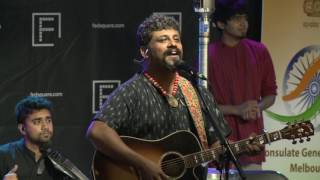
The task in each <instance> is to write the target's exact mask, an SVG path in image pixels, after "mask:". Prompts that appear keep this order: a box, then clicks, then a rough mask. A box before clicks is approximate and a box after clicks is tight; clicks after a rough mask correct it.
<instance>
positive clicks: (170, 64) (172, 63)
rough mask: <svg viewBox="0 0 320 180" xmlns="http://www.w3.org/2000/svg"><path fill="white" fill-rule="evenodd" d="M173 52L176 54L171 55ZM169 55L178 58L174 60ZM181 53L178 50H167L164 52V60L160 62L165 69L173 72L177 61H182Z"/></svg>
mask: <svg viewBox="0 0 320 180" xmlns="http://www.w3.org/2000/svg"><path fill="white" fill-rule="evenodd" d="M173 51H175V52H176V53H174V54H173V53H172V52H173ZM170 55H175V56H178V57H177V58H175V59H172V58H170V57H169V56H170ZM181 56H182V52H181V50H180V49H177V48H174V49H168V50H167V51H165V52H164V60H163V61H162V62H164V65H165V67H166V68H167V69H168V70H169V71H175V70H176V63H177V62H178V61H181V59H182V57H181Z"/></svg>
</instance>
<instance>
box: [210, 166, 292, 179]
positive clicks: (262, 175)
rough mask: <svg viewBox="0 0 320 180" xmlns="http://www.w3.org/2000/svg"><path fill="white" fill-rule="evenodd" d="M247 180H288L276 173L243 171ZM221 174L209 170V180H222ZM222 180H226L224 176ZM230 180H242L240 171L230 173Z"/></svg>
mask: <svg viewBox="0 0 320 180" xmlns="http://www.w3.org/2000/svg"><path fill="white" fill-rule="evenodd" d="M243 172H244V175H245V177H246V180H288V178H287V177H286V176H284V175H283V174H281V173H279V172H276V171H269V170H268V171H243ZM220 176H221V174H220V172H219V171H217V170H215V169H209V170H208V177H207V180H220ZM222 176H223V177H222V178H221V180H224V179H225V178H224V174H222ZM229 180H241V178H240V176H239V174H238V171H236V170H230V171H229Z"/></svg>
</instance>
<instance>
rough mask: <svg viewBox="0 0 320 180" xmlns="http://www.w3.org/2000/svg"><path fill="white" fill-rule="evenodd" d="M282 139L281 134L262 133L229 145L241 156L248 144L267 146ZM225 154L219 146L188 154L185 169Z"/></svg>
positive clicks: (276, 132)
mask: <svg viewBox="0 0 320 180" xmlns="http://www.w3.org/2000/svg"><path fill="white" fill-rule="evenodd" d="M280 139H282V136H281V132H280V131H275V132H272V133H264V134H261V135H258V136H256V137H255V138H254V139H244V140H241V141H238V142H235V143H232V144H230V147H231V150H232V151H233V153H235V154H242V153H244V152H245V150H246V147H247V145H248V144H250V143H252V142H253V141H254V142H255V143H257V144H267V143H271V142H274V141H277V140H280ZM223 152H225V151H224V148H223V147H221V146H219V147H216V148H213V149H208V150H205V151H202V152H197V153H194V154H189V155H187V156H185V157H184V161H185V165H186V167H187V168H190V167H195V166H199V165H200V164H203V163H206V162H209V161H214V160H218V159H219V156H220V155H221V154H222V153H223Z"/></svg>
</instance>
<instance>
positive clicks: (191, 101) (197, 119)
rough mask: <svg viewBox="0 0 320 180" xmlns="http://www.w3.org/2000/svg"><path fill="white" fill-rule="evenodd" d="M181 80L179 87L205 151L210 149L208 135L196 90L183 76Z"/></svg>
mask: <svg viewBox="0 0 320 180" xmlns="http://www.w3.org/2000/svg"><path fill="white" fill-rule="evenodd" d="M179 78H180V79H179V87H180V89H181V91H182V94H183V96H184V99H185V100H186V103H187V106H188V109H189V112H190V114H191V117H192V119H193V122H194V125H195V127H196V130H197V132H198V135H199V138H200V142H201V144H202V147H203V148H204V149H208V141H207V135H206V131H205V127H204V121H203V116H202V111H201V106H200V102H199V98H198V95H197V93H196V91H195V89H194V88H193V86H192V84H191V83H190V82H189V81H188V80H187V79H185V78H183V77H181V76H180V77H179Z"/></svg>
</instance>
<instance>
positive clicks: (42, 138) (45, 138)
mask: <svg viewBox="0 0 320 180" xmlns="http://www.w3.org/2000/svg"><path fill="white" fill-rule="evenodd" d="M52 134H53V133H52V132H41V133H40V134H39V135H38V136H37V137H35V138H33V137H30V136H29V140H30V141H31V142H32V143H33V144H38V145H40V144H43V143H47V142H49V141H50V140H51V138H52Z"/></svg>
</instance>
